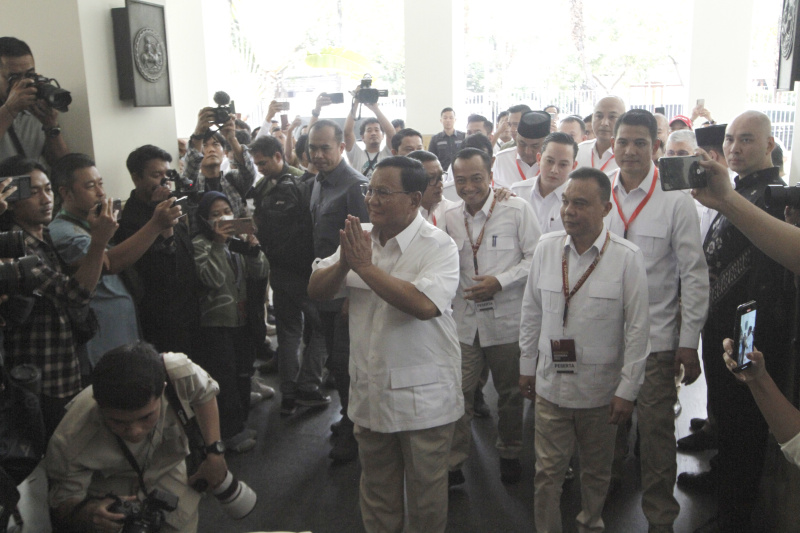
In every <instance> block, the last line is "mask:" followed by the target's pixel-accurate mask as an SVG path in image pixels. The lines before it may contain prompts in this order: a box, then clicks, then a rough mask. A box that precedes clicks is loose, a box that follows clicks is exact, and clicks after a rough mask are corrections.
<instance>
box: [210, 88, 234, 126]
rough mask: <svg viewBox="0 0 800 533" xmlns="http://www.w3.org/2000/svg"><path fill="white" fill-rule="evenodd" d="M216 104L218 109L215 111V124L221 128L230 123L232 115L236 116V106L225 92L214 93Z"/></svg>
mask: <svg viewBox="0 0 800 533" xmlns="http://www.w3.org/2000/svg"><path fill="white" fill-rule="evenodd" d="M214 103H215V104H217V108H216V109H214V124H216V125H217V127H218V128H221V127H222V126H224V125H225V123H226V122H228V119H230V115H235V114H236V106H235V105H234V103H233V100H231V97H230V96H228V93H226V92H225V91H217V92H215V93H214Z"/></svg>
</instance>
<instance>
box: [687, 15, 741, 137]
mask: <svg viewBox="0 0 800 533" xmlns="http://www.w3.org/2000/svg"><path fill="white" fill-rule="evenodd" d="M753 5H754V0H696V1H695V2H694V21H693V26H692V48H691V50H692V56H691V67H690V72H689V101H688V102H686V104H687V105H688V107H686V108H685V109H686V111H687V112H686V114H687V115H689V114H691V110H692V109H693V108H694V106H695V105H696V103H697V99H698V98H704V99H705V101H706V107H707V108H708V109H709V110H710V111H711V112H712V113H713V117H714V120H716V121H717V122H720V123H725V122H730V121H731V120H732V119H733V118H734V117H735V116H736V115H738V114H739V113H741V112H742V111H744V110H746V109H747V88H748V84H749V80H748V73H749V65H750V39H751V34H752V26H753V24H752V19H753V17H752V13H753Z"/></svg>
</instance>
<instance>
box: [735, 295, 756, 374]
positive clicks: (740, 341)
mask: <svg viewBox="0 0 800 533" xmlns="http://www.w3.org/2000/svg"><path fill="white" fill-rule="evenodd" d="M755 330H756V302H755V301H752V302H747V303H746V304H742V305H740V306H739V307H738V308H736V338H735V339H734V342H735V343H736V346H735V347H734V351H735V352H736V364H737V365H738V366H737V367H736V368H735V369H734V372H741V371H742V370H744V369H745V368H748V367H749V366H750V364H751V363H752V361H750V358H749V357H747V354H749V353H751V352H752V351H753V349H754V348H753V346H754V344H753V338H754V336H755Z"/></svg>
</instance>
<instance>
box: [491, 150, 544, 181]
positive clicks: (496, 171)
mask: <svg viewBox="0 0 800 533" xmlns="http://www.w3.org/2000/svg"><path fill="white" fill-rule="evenodd" d="M517 164H519V167H517ZM520 170H522V173H521V174H520ZM538 174H539V163H534V164H533V165H529V164H528V163H526V162H525V161H523V160H522V159H520V158H519V153H517V147H516V146H512V147H511V148H506V149H505V150H503V151H502V152H498V153H497V154H496V157H495V159H494V166H493V167H492V179H493V180H494V186H495V187H505V188H506V189H508V188H510V187H511V184H512V183H516V182H518V181H525V180H530V179H533V178H535V177H536V176H537V175H538ZM523 175H524V177H523Z"/></svg>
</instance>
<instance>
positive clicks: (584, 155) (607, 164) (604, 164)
mask: <svg viewBox="0 0 800 533" xmlns="http://www.w3.org/2000/svg"><path fill="white" fill-rule="evenodd" d="M596 145H597V139H592V140H591V141H583V142H582V143H580V144H578V157H576V158H575V160H576V161H577V162H578V168H580V167H592V168H596V169H597V170H602V171H603V172H605V173H606V174H611V173H612V172H614V171H615V170H617V169H618V168H619V166H618V165H617V160H616V159H614V151H613V150H612V149H611V147H609V148H608V150H606V151H605V152H604V153H603V154H598V153H597V148H596ZM592 162H594V164H592Z"/></svg>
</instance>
